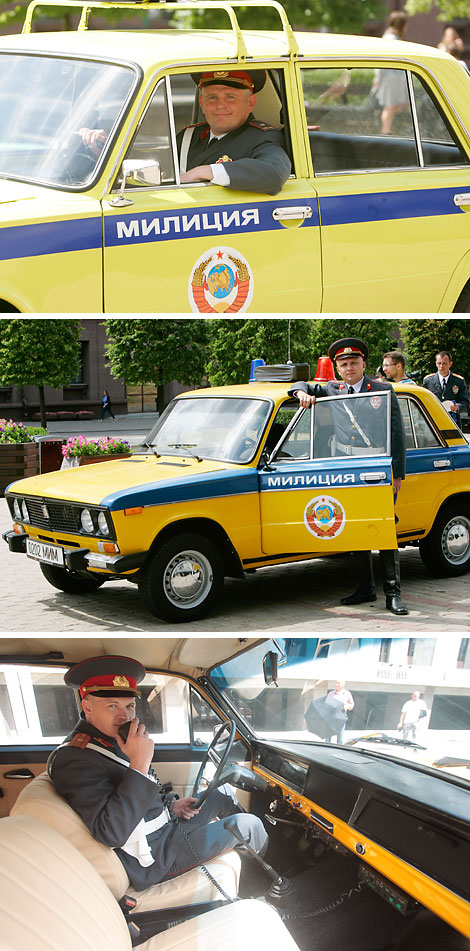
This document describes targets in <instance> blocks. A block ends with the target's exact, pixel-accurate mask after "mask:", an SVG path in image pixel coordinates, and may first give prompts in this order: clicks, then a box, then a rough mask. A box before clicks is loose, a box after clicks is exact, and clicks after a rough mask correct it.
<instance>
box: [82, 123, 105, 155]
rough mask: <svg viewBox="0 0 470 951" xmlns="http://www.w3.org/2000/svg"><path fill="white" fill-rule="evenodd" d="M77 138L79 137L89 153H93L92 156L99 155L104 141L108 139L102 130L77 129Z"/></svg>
mask: <svg viewBox="0 0 470 951" xmlns="http://www.w3.org/2000/svg"><path fill="white" fill-rule="evenodd" d="M78 134H79V136H81V139H82V142H83V144H84V145H86V147H87V148H88V149H90V152H93V155H99V154H100V152H101V150H102V148H103V145H104V143H105V142H106V139H107V138H108V134H107V132H105V131H104V129H86V128H83V129H79V130H78Z"/></svg>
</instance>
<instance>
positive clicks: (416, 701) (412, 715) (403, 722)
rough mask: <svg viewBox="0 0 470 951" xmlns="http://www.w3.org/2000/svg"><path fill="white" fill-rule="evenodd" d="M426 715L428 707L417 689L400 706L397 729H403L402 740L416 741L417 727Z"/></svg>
mask: <svg viewBox="0 0 470 951" xmlns="http://www.w3.org/2000/svg"><path fill="white" fill-rule="evenodd" d="M427 715H428V708H427V706H426V704H425V702H424V700H421V694H420V692H419V690H415V691H414V692H413V693H412V694H411V699H410V700H407V701H406V703H404V704H403V706H402V708H401V714H400V719H399V721H398V729H399V730H403V739H404V740H409V739H411V740H413V741H414V742H415V743H416V734H417V727H418V723H419V721H420V720H424V718H425V717H427Z"/></svg>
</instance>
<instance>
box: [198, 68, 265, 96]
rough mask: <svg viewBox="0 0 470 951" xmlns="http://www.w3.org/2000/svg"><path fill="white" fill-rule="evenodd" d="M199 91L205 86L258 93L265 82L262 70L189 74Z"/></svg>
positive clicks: (221, 70) (222, 70)
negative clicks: (226, 87)
mask: <svg viewBox="0 0 470 951" xmlns="http://www.w3.org/2000/svg"><path fill="white" fill-rule="evenodd" d="M191 78H192V79H193V80H194V82H195V83H196V85H197V86H199V89H204V88H205V87H206V86H233V87H234V88H235V89H249V91H250V92H252V93H253V92H259V91H260V89H262V88H263V86H264V84H265V82H266V72H265V70H264V69H256V70H251V71H249V70H247V69H238V70H233V69H230V70H228V69H214V70H211V72H210V73H191Z"/></svg>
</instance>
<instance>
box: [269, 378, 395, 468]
mask: <svg viewBox="0 0 470 951" xmlns="http://www.w3.org/2000/svg"><path fill="white" fill-rule="evenodd" d="M284 412H285V411H284ZM345 419H346V424H347V425H349V423H350V424H352V427H353V429H354V430H355V431H356V432H358V433H359V434H360V442H362V443H363V449H362V450H361V455H371V456H380V455H386V454H387V452H388V449H387V443H388V437H387V433H388V428H389V427H388V396H386V397H385V398H384V397H382V396H377V394H376V393H371V394H368V393H364V394H361V395H359V396H354V397H353V396H348V397H347V399H346V400H345V399H344V397H331V398H327V399H325V398H322V399H319V400H318V401H317V402H316V403H315V407H314V410H313V412H312V411H311V410H305V411H304V412H303V413H302V414H301V415H300V416H299V417H298V419H297V420H296V422H295V423H294V425H293V427H292V429H291V430H290V432H289V434H288V435H287V437H286V439H285V440H284V442H283V443H282V444H281V446H280V448H279V449H278V451H277V453H276V456H275V457H274V461H276V463H283V462H284V463H286V462H290V461H291V460H292V459H299V460H300V459H325V458H331V456H343V455H347V454H348V453H347V448H349V447H345V446H344V444H343V443H342V442H341V429H342V426H343V427H344V420H345ZM273 425H275V423H274V424H273ZM363 433H365V437H363V436H362V434H363ZM366 444H367V445H366Z"/></svg>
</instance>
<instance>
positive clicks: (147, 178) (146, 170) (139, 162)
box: [109, 159, 162, 207]
mask: <svg viewBox="0 0 470 951" xmlns="http://www.w3.org/2000/svg"><path fill="white" fill-rule="evenodd" d="M161 183H162V172H161V168H160V162H156V161H155V160H154V159H124V161H123V163H122V182H121V188H120V190H119V195H117V196H116V198H112V199H111V201H110V203H109V204H110V205H114V206H115V207H116V206H117V207H119V206H120V205H132V204H133V202H132V198H124V190H125V188H126V185H161Z"/></svg>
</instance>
